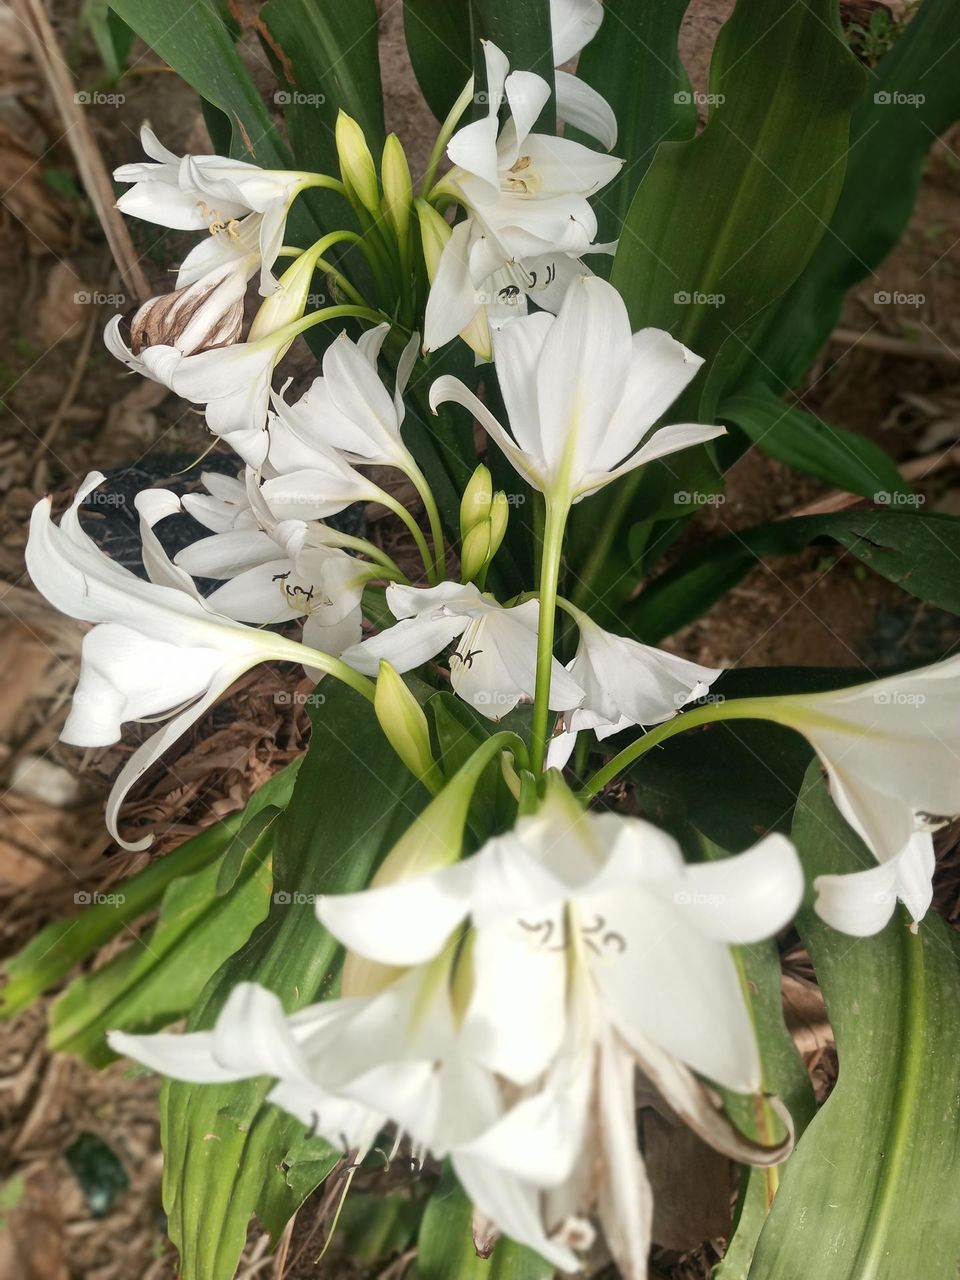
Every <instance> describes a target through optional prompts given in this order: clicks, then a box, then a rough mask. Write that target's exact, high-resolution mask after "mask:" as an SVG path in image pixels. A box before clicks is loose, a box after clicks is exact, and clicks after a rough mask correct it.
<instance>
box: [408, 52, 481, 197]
mask: <svg viewBox="0 0 960 1280" xmlns="http://www.w3.org/2000/svg"><path fill="white" fill-rule="evenodd" d="M472 101H473V76H471V77H470V79H469V80H468V81H467V83H466V84H465V85H464V87H463V92H462V93H461V94H460V97H459V98H457V100H456V102H455V103H454V104H453V106H452V107H451V108H450V110H449V112H448V113H447V118H446V119H445V120H444V122H443V124H442V125H441V126H440V132H439V133H438V134H437V140H436V142H435V143H434V144H433V150H432V151H431V152H430V159H429V160H428V161H427V169H426V172H425V173H424V175H423V181H422V182H421V183H420V193H419V194H420V195H421V196H423V195H426V194H427V192H428V191H430V189H431V188H432V186H433V180H434V178H435V177H436V176H437V168H438V167H439V165H440V161H441V160H442V159H443V153H444V151H446V149H447V143H448V142H449V141H450V139H451V138H452V137H453V131H454V130H455V129H456V127H457V125H458V124H459V123H460V120H461V118H462V116H463V113H464V112H465V111H466V109H467V107H469V105H470V103H471V102H472Z"/></svg>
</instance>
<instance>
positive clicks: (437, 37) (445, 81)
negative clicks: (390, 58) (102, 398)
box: [403, 0, 473, 120]
mask: <svg viewBox="0 0 960 1280" xmlns="http://www.w3.org/2000/svg"><path fill="white" fill-rule="evenodd" d="M403 31H404V35H405V36H406V41H407V50H408V52H409V54H410V62H411V64H412V66H413V70H414V74H415V75H416V77H417V84H419V86H420V91H421V93H422V94H423V96H424V98H426V100H427V105H428V106H429V108H430V110H431V111H432V112H433V114H434V115H435V116H436V117H437V119H438V120H443V119H445V118H446V116H447V113H448V112H449V110H450V108H451V107H452V106H453V104H454V102H456V100H457V98H458V97H459V96H460V92H461V90H462V89H463V86H464V85H465V84H466V83H467V81H468V80H469V79H470V77H471V76H472V75H473V48H472V44H471V40H470V22H469V20H468V19H467V17H466V15H465V14H464V5H463V0H403Z"/></svg>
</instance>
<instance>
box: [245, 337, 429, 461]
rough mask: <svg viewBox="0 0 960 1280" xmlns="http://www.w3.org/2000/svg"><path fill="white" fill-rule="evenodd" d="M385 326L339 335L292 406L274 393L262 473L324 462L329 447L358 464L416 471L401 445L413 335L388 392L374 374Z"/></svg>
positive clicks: (412, 360) (414, 355)
mask: <svg viewBox="0 0 960 1280" xmlns="http://www.w3.org/2000/svg"><path fill="white" fill-rule="evenodd" d="M389 332H390V326H389V325H388V324H381V325H377V326H376V327H375V328H373V329H368V330H367V331H366V332H365V333H363V334H362V335H361V336H360V338H358V339H357V341H356V342H354V341H353V340H352V339H350V338H349V337H347V335H346V334H345V333H341V334H340V335H339V336H338V337H337V338H335V339H334V341H333V342H331V343H330V345H329V346H328V347H327V349H326V351H325V352H324V353H323V366H322V367H323V375H322V376H321V377H318V378H315V379H314V381H313V383H312V384H311V386H310V388H309V390H308V391H307V392H306V393H305V394H304V395H302V396H301V397H300V399H299V400H297V401H296V402H295V403H294V404H287V403H286V401H284V400H283V399H281V398H280V397H276V398H275V401H274V407H275V409H276V413H275V416H274V417H273V418H272V419H271V422H270V430H269V435H270V452H269V470H270V471H271V472H272V473H273V474H276V475H287V474H289V473H290V472H296V471H311V470H313V469H315V468H317V467H320V468H321V469H322V468H323V467H325V466H326V465H327V460H328V458H329V455H330V451H331V450H336V451H337V452H338V453H341V454H343V456H344V457H345V458H346V459H347V460H348V461H350V462H352V463H354V464H358V465H361V464H362V465H367V464H379V465H380V466H387V467H397V468H398V469H399V470H401V471H405V472H408V473H409V472H410V471H411V470H415V468H416V464H415V462H414V460H413V457H412V455H411V453H410V451H409V449H407V447H406V445H405V444H404V443H403V439H402V437H401V434H400V433H401V429H402V427H403V420H404V416H405V414H406V409H405V406H404V403H403V393H404V391H405V390H406V387H407V382H408V381H409V378H410V374H411V372H412V371H413V366H414V363H415V362H416V358H417V348H418V346H419V341H420V339H419V335H416V334H415V335H414V337H413V338H412V339H411V340H410V342H408V343H407V346H406V348H405V349H404V351H403V354H402V355H401V357H400V361H399V364H398V367H397V380H396V387H395V390H394V392H393V394H392V395H391V394H390V392H389V391H388V390H387V388H386V387H385V386H384V385H383V382H382V381H381V379H380V375H379V373H378V372H377V358H378V356H379V355H380V349H381V347H382V346H383V342H384V339H385V338H386V336H387V334H388V333H389Z"/></svg>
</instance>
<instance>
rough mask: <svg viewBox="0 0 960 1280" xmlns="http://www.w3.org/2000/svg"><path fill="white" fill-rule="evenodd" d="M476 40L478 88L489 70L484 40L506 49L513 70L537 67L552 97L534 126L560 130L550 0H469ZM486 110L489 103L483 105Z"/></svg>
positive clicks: (543, 131)
mask: <svg viewBox="0 0 960 1280" xmlns="http://www.w3.org/2000/svg"><path fill="white" fill-rule="evenodd" d="M469 4H470V20H471V30H472V32H473V44H474V56H473V63H474V74H475V75H476V77H477V79H476V83H477V88H480V87H481V86H483V87H484V88H486V72H485V63H484V59H483V54H482V52H481V50H480V41H481V40H490V41H492V42H493V43H494V44H495V45H496V46H497V48H499V49H502V50H503V52H504V53H505V54H506V55H507V59H508V60H509V62H510V70H511V71H535V72H536V74H537V75H538V76H542V77H543V79H544V80H546V82H547V84H548V85H549V86H550V89H551V95H550V100H549V101H548V102H547V104H546V106H545V107H544V108H543V110H542V111H541V113H540V115H539V117H538V119H537V122H536V124H535V125H534V128H535V129H536V130H537V131H538V132H540V133H554V132H555V130H556V109H555V103H554V98H553V93H552V90H553V32H552V30H551V27H550V0H469ZM483 110H484V111H485V110H486V107H484V108H483Z"/></svg>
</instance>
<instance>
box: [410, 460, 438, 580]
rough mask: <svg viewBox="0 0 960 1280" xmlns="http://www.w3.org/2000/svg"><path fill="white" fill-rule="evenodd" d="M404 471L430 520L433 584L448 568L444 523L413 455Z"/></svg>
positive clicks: (429, 571)
mask: <svg viewBox="0 0 960 1280" xmlns="http://www.w3.org/2000/svg"><path fill="white" fill-rule="evenodd" d="M403 473H404V475H405V476H406V477H407V479H408V480H410V481H412V483H413V485H414V486H415V488H416V490H417V493H419V495H420V497H421V499H422V500H423V505H424V509H425V510H426V513H427V519H428V521H429V522H430V541H431V542H432V543H433V568H432V570H431V569H430V566H429V565H428V566H426V567H427V574H428V576H429V577H430V581H431V584H432V585H434V586H435V585H436V584H437V583H438V582H442V581H443V576H444V572H445V569H446V559H445V550H446V547H445V543H444V540H443V524H442V522H441V520H440V511H439V509H438V507H437V502H436V499H435V498H434V496H433V490H432V489H431V488H430V483H429V481H428V480H427V477H426V476H425V475H424V474H423V472H422V471H421V470H420V468H419V467H418V466H417V464H416V463H415V462H414V460H413V458H412V457H411V458H410V459H409V461H408V462H407V463H406V464H405V465H404V467H403Z"/></svg>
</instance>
